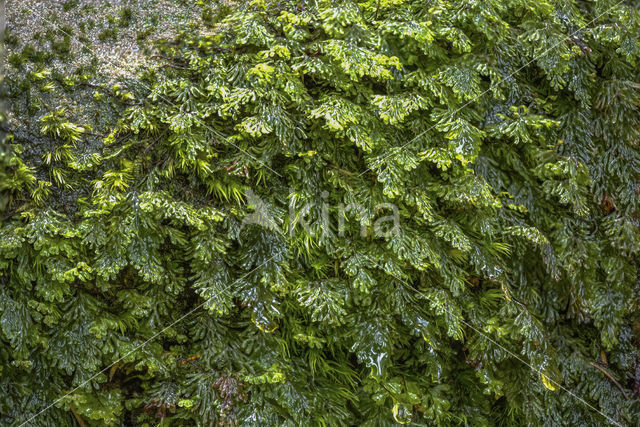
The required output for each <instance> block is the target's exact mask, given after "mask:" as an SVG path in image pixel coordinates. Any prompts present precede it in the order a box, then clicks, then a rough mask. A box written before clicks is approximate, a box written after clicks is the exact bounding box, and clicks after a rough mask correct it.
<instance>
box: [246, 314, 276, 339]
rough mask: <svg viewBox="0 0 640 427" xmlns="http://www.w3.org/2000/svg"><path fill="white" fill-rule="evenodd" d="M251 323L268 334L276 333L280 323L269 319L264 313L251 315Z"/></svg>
mask: <svg viewBox="0 0 640 427" xmlns="http://www.w3.org/2000/svg"><path fill="white" fill-rule="evenodd" d="M251 321H252V322H253V324H254V325H256V326H257V327H258V329H260V330H261V331H262V332H266V333H267V334H270V333H273V332H275V330H276V329H278V326H279V325H278V323H277V322H274V321H273V320H271V319H269V318H268V317H267V316H265V315H264V314H263V313H256V312H253V314H252V315H251Z"/></svg>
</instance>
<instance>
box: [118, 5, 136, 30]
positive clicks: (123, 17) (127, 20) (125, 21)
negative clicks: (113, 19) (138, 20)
mask: <svg viewBox="0 0 640 427" xmlns="http://www.w3.org/2000/svg"><path fill="white" fill-rule="evenodd" d="M133 16H134V15H133V11H132V10H131V9H130V8H128V7H126V8H124V9H122V10H121V11H120V12H118V26H119V27H120V28H126V27H129V26H130V25H131V23H132V22H133Z"/></svg>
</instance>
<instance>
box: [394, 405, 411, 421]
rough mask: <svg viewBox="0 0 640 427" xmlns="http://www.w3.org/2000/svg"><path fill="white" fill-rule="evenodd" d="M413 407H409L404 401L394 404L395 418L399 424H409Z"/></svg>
mask: <svg viewBox="0 0 640 427" xmlns="http://www.w3.org/2000/svg"><path fill="white" fill-rule="evenodd" d="M411 412H412V411H411V409H409V408H408V407H407V406H406V405H404V404H403V403H398V402H396V404H395V405H393V419H394V420H396V422H397V423H398V424H407V423H410V422H411V418H412V417H411Z"/></svg>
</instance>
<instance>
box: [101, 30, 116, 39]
mask: <svg viewBox="0 0 640 427" xmlns="http://www.w3.org/2000/svg"><path fill="white" fill-rule="evenodd" d="M117 37H118V32H117V31H116V29H115V28H107V29H105V30H102V31H100V33H99V34H98V39H99V40H100V41H107V40H109V39H111V40H115V39H116V38H117Z"/></svg>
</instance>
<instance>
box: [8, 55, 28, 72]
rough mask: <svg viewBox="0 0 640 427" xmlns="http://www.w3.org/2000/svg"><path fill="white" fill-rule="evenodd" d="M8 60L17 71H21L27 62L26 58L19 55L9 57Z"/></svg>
mask: <svg viewBox="0 0 640 427" xmlns="http://www.w3.org/2000/svg"><path fill="white" fill-rule="evenodd" d="M7 60H8V61H9V64H11V66H13V67H14V68H17V69H21V68H22V66H23V65H24V64H25V63H26V62H27V60H26V58H25V57H24V56H23V55H21V54H19V53H12V54H11V55H9V57H8V58H7Z"/></svg>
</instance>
